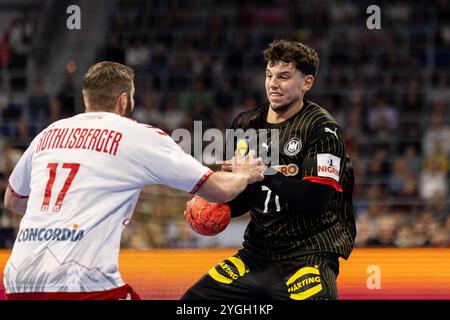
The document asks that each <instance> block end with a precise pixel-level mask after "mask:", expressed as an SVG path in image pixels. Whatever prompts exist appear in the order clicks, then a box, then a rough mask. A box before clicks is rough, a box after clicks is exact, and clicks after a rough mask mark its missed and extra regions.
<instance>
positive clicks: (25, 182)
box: [8, 135, 40, 198]
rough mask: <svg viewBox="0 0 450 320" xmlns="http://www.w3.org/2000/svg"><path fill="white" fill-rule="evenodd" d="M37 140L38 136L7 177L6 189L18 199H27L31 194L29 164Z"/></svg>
mask: <svg viewBox="0 0 450 320" xmlns="http://www.w3.org/2000/svg"><path fill="white" fill-rule="evenodd" d="M39 138H40V135H38V136H37V137H36V138H35V139H34V140H33V141H32V142H31V144H30V146H29V147H28V148H27V150H25V152H24V153H23V155H22V157H21V158H20V159H19V161H18V162H17V164H16V166H15V167H14V170H13V172H12V173H11V176H10V177H9V180H8V188H9V190H10V191H11V192H12V193H13V194H14V195H15V196H16V197H18V198H28V196H29V194H30V193H31V186H30V183H31V162H32V160H33V155H34V151H35V146H36V141H38V139H39Z"/></svg>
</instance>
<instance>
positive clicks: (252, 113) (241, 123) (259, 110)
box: [231, 104, 269, 130]
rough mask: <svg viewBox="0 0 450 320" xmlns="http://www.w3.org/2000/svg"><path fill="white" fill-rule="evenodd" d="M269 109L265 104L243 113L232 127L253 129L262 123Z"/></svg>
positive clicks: (234, 121)
mask: <svg viewBox="0 0 450 320" xmlns="http://www.w3.org/2000/svg"><path fill="white" fill-rule="evenodd" d="M268 108H269V105H268V104H264V105H261V106H259V107H256V108H254V109H251V110H248V111H244V112H241V113H240V114H238V115H237V116H236V117H235V118H234V120H233V123H232V125H231V127H232V128H233V129H238V128H240V129H244V130H246V129H248V128H250V127H253V126H254V124H255V123H256V122H258V121H260V120H261V119H262V118H263V117H264V115H265V113H266V112H267V110H268Z"/></svg>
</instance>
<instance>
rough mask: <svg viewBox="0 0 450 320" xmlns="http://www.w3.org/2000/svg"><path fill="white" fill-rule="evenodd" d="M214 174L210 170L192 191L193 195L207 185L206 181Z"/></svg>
mask: <svg viewBox="0 0 450 320" xmlns="http://www.w3.org/2000/svg"><path fill="white" fill-rule="evenodd" d="M213 173H214V171H212V170H209V171H208V172H207V173H205V174H204V175H203V177H202V178H201V179H200V180H199V181H198V182H197V184H196V185H195V187H194V189H192V191H191V194H194V193H196V192H197V190H198V189H200V187H201V186H202V185H203V184H204V183H205V181H206V180H208V178H209V177H210V176H211V175H212V174H213Z"/></svg>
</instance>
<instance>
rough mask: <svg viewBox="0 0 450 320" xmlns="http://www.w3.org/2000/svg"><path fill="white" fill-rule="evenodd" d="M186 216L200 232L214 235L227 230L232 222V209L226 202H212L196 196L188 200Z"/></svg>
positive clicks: (194, 228) (195, 229)
mask: <svg viewBox="0 0 450 320" xmlns="http://www.w3.org/2000/svg"><path fill="white" fill-rule="evenodd" d="M184 217H185V218H186V220H187V222H188V223H189V225H190V226H191V228H192V230H194V231H195V232H197V233H198V234H201V235H203V236H214V235H216V234H218V233H220V232H222V231H223V230H225V228H226V227H227V226H228V224H229V223H230V220H231V210H230V206H229V205H228V204H226V203H212V202H208V201H206V200H205V199H202V198H200V197H199V196H195V197H194V198H192V199H191V200H190V201H188V202H187V207H186V211H184Z"/></svg>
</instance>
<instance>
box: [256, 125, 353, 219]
mask: <svg viewBox="0 0 450 320" xmlns="http://www.w3.org/2000/svg"><path fill="white" fill-rule="evenodd" d="M325 128H328V129H327V130H326V131H325ZM330 131H332V132H330ZM344 160H345V157H344V143H343V139H342V135H341V133H340V129H339V127H338V126H337V125H331V124H330V125H325V126H320V127H318V128H317V129H316V130H315V132H314V133H313V134H311V136H310V137H309V141H308V143H307V150H306V154H305V158H304V160H303V163H302V169H301V170H302V174H301V176H300V178H301V179H299V177H286V176H285V175H283V174H282V173H276V174H274V175H266V177H265V179H264V181H263V184H265V185H266V186H267V187H269V188H270V189H271V190H272V191H273V192H274V193H275V194H277V195H278V196H279V197H280V199H281V200H283V201H285V202H287V204H288V205H289V207H301V208H302V209H303V210H302V211H305V212H311V213H312V212H318V213H323V212H324V211H325V210H326V209H327V207H328V205H329V203H330V200H331V196H332V195H333V192H342V187H341V184H340V181H341V176H342V175H341V172H342V165H343V162H344ZM268 170H270V168H269V169H268Z"/></svg>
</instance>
